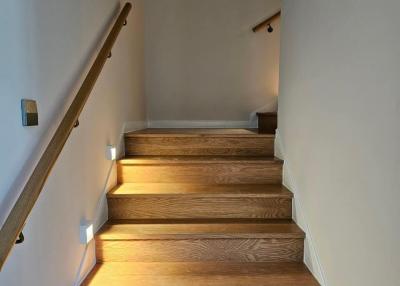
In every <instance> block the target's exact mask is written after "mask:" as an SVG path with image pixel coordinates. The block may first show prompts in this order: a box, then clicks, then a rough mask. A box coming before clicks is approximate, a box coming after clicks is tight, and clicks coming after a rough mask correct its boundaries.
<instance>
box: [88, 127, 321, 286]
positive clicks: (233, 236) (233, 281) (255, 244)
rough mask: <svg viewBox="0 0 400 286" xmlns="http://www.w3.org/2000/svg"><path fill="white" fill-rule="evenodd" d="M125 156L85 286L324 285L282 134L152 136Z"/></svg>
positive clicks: (136, 141) (135, 135)
mask: <svg viewBox="0 0 400 286" xmlns="http://www.w3.org/2000/svg"><path fill="white" fill-rule="evenodd" d="M125 147H126V148H125V149H126V157H125V158H123V159H121V160H119V161H118V162H117V172H118V173H117V177H118V185H117V186H115V187H114V188H113V189H112V190H110V192H109V193H108V194H107V202H108V209H109V221H108V222H107V223H106V224H105V225H104V226H103V227H102V229H101V230H100V231H99V232H98V233H97V234H96V257H97V263H98V264H97V265H96V267H95V269H94V270H93V271H92V272H91V273H90V274H89V276H88V277H87V279H86V280H85V281H84V282H83V284H82V285H94V286H101V285H107V286H109V285H111V286H112V285H122V286H123V285H144V286H147V285H149V286H151V285H165V286H170V285H171V286H172V285H174V286H180V285H189V286H196V285H202V286H203V285H206V286H207V285H215V286H217V285H218V286H222V285H226V286H230V285H266V286H268V285H274V286H279V285H282V286H288V285H293V286H296V285H299V286H300V285H309V286H313V285H319V284H318V283H317V281H316V280H315V279H314V277H313V276H312V275H311V273H310V272H309V271H308V269H307V268H306V267H305V265H304V264H303V256H304V238H305V234H304V232H303V231H302V230H301V229H300V228H299V227H298V226H297V225H296V223H295V222H293V221H292V219H291V216H292V200H293V194H292V193H291V192H290V191H289V190H288V189H286V188H285V187H284V186H283V185H282V165H283V162H282V161H281V160H279V159H277V158H274V135H272V134H259V133H258V132H257V130H255V129H146V130H141V131H136V132H131V133H128V134H126V135H125Z"/></svg>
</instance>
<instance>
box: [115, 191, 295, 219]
mask: <svg viewBox="0 0 400 286" xmlns="http://www.w3.org/2000/svg"><path fill="white" fill-rule="evenodd" d="M108 213H109V218H110V219H174V218H178V219H181V218H183V219H186V218H189V219H190V218H284V219H288V218H291V216H292V194H291V193H290V192H289V191H287V190H285V189H283V188H282V186H275V185H272V186H269V185H244V186H243V187H241V185H208V186H207V185H190V184H178V185H177V186H175V184H128V186H125V185H121V186H119V187H118V188H116V189H114V190H112V191H111V192H110V193H109V194H108Z"/></svg>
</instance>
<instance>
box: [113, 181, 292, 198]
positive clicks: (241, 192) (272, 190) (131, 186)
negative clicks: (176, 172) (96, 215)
mask: <svg viewBox="0 0 400 286" xmlns="http://www.w3.org/2000/svg"><path fill="white" fill-rule="evenodd" d="M138 195H151V196H155V195H185V196H200V197H268V198H292V197H293V194H292V193H291V192H290V191H289V190H288V189H287V188H286V187H284V186H283V185H256V184H223V185H222V184H221V185H216V184H214V185H213V184H187V183H186V184H184V183H142V184H141V183H124V184H120V185H117V186H116V187H115V188H113V189H112V190H111V191H110V192H108V194H107V197H109V198H118V197H131V196H138Z"/></svg>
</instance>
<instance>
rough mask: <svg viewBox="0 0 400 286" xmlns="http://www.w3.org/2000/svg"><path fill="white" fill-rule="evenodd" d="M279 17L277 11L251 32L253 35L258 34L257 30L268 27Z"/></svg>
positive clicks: (279, 12)
mask: <svg viewBox="0 0 400 286" xmlns="http://www.w3.org/2000/svg"><path fill="white" fill-rule="evenodd" d="M280 16H281V10H279V11H278V12H276V13H275V14H274V15H272V16H271V17H269V18H268V19H265V20H264V21H262V22H261V23H259V24H257V25H255V26H254V27H253V28H252V30H253V32H254V33H256V32H258V31H259V30H261V29H263V28H265V27H267V26H268V25H270V24H271V23H272V21H274V20H275V19H278V18H279V17H280Z"/></svg>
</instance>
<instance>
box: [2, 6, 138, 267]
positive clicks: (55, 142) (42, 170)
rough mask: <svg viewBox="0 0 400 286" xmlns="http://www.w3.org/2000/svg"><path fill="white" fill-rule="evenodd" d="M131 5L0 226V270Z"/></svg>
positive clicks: (123, 10)
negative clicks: (0, 226)
mask: <svg viewBox="0 0 400 286" xmlns="http://www.w3.org/2000/svg"><path fill="white" fill-rule="evenodd" d="M131 8H132V4H131V3H126V4H125V6H124V7H123V9H122V10H121V12H120V14H119V16H118V18H117V20H116V21H115V23H114V26H113V27H112V29H111V31H110V33H109V34H108V36H107V38H106V40H105V42H104V44H103V46H102V47H101V49H100V51H99V53H98V55H97V57H96V59H95V61H94V63H93V65H92V66H91V68H90V70H89V72H88V74H87V75H86V78H85V80H84V81H83V83H82V85H81V87H80V89H79V91H78V93H77V94H76V96H75V98H74V100H73V102H72V104H71V105H70V107H69V109H68V111H67V113H66V114H65V116H64V118H63V119H62V121H61V123H60V125H59V126H58V128H57V130H56V132H55V133H54V135H53V137H52V139H51V141H50V143H49V145H47V147H46V150H45V151H44V153H43V154H42V156H41V157H40V159H39V162H38V163H37V165H36V167H35V168H34V171H33V172H32V174H31V176H30V177H29V179H28V181H27V183H26V184H25V186H24V188H23V190H22V192H21V195H20V196H19V198H18V199H17V202H16V203H15V205H14V207H13V208H12V210H11V212H10V214H9V215H8V217H7V219H6V221H5V223H4V225H3V227H2V228H1V230H0V269H1V268H2V266H3V265H4V262H5V261H6V259H7V256H8V254H9V253H10V251H11V249H12V247H13V246H14V244H15V241H16V240H17V237H18V236H19V234H20V233H21V231H22V228H23V227H24V224H25V221H26V219H27V218H28V215H29V213H30V212H31V210H32V208H33V206H34V205H35V202H36V200H37V198H38V197H39V195H40V193H41V191H42V189H43V186H44V184H45V182H46V179H47V177H48V175H49V174H50V171H51V169H52V167H53V166H54V164H55V162H56V161H57V158H58V156H59V155H60V153H61V151H62V149H63V147H64V144H65V142H66V141H67V139H68V137H69V135H70V133H71V131H72V129H73V128H74V125H75V123H76V122H77V121H78V118H79V115H80V114H81V112H82V110H83V108H84V106H85V103H86V101H87V99H88V98H89V95H90V93H91V91H92V89H93V87H94V85H95V83H96V81H97V78H98V77H99V75H100V73H101V71H102V69H103V66H104V64H105V62H106V61H107V58H108V56H109V54H110V53H111V49H112V47H113V45H114V43H115V41H116V39H117V37H118V35H119V32H120V31H121V29H122V26H124V25H125V24H126V18H127V17H128V14H129V12H130V10H131Z"/></svg>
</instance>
